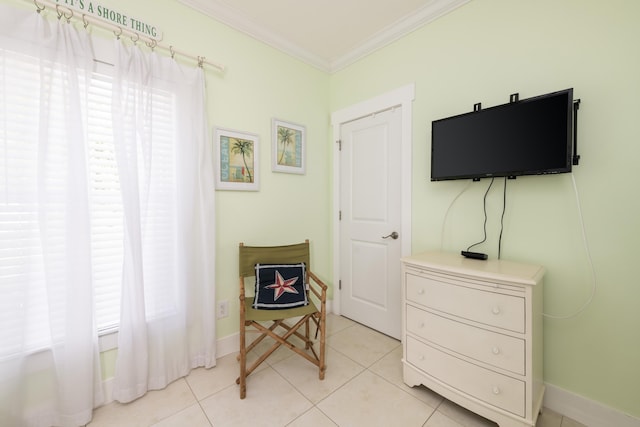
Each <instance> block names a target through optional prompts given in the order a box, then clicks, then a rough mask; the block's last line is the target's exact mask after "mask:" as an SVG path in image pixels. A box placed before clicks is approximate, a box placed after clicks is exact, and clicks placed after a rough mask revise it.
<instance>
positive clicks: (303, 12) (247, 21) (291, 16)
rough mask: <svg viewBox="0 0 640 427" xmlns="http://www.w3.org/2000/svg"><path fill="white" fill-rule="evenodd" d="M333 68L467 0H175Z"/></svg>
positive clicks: (348, 62)
mask: <svg viewBox="0 0 640 427" xmlns="http://www.w3.org/2000/svg"><path fill="white" fill-rule="evenodd" d="M178 1H180V2H181V3H183V4H185V5H187V6H190V7H192V8H193V9H196V10H198V11H200V12H202V13H204V14H206V15H208V16H210V17H212V18H214V19H216V20H218V21H220V22H223V23H225V24H227V25H229V26H231V27H233V28H235V29H237V30H239V31H242V32H244V33H247V34H249V35H250V36H252V37H254V38H256V39H258V40H261V41H263V42H265V43H267V44H269V45H271V46H273V47H275V48H277V49H280V50H282V51H284V52H286V53H288V54H290V55H292V56H294V57H296V58H299V59H301V60H303V61H305V62H307V63H309V64H311V65H313V66H314V67H317V68H319V69H321V70H323V71H327V72H334V71H337V70H339V69H341V68H344V67H346V66H347V65H349V64H351V63H352V62H354V61H356V60H358V59H359V58H361V57H363V56H365V55H367V54H369V53H371V52H373V51H375V50H376V49H379V48H380V47H383V46H385V45H387V44H389V43H391V42H393V41H394V40H397V39H398V38H400V37H402V36H404V35H405V34H408V33H409V32H411V31H413V30H415V29H417V28H419V27H421V26H422V25H424V24H426V23H428V22H431V21H433V20H434V19H437V18H438V17H440V16H442V15H444V14H445V13H447V12H449V11H451V10H453V9H455V8H457V7H459V6H462V5H463V4H465V3H467V2H469V1H470V0H178Z"/></svg>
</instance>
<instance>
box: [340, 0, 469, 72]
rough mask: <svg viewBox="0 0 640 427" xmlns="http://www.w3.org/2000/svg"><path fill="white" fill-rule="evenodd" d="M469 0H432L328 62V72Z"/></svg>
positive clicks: (351, 62)
mask: <svg viewBox="0 0 640 427" xmlns="http://www.w3.org/2000/svg"><path fill="white" fill-rule="evenodd" d="M470 1H471V0H434V1H432V2H430V3H429V4H427V5H425V6H423V7H422V8H421V9H418V10H417V11H415V12H412V13H410V14H409V15H406V16H404V17H403V18H401V19H399V20H397V21H396V22H394V23H393V24H391V25H389V26H388V27H386V28H384V29H382V30H381V31H379V32H378V33H376V34H374V35H372V36H371V37H370V38H369V39H368V40H367V41H365V42H364V43H362V44H361V45H360V46H358V47H356V48H355V49H353V50H352V51H351V52H349V53H347V54H346V55H343V56H342V57H340V58H338V59H336V60H335V61H333V62H331V63H330V64H329V70H330V72H332V73H334V72H336V71H339V70H341V69H343V68H346V67H347V66H349V65H351V64H353V63H354V62H356V61H358V60H359V59H361V58H363V57H365V56H367V55H369V54H371V53H373V52H375V51H376V50H378V49H381V48H383V47H385V46H387V45H389V44H391V43H393V42H394V41H396V40H399V39H401V38H402V37H404V36H406V35H407V34H409V33H412V32H413V31H415V30H417V29H419V28H421V27H422V26H424V25H426V24H428V23H429V22H433V21H435V20H436V19H438V18H440V17H441V16H443V15H446V14H447V13H449V12H451V11H453V10H454V9H457V8H458V7H460V6H463V5H465V4H466V3H468V2H470Z"/></svg>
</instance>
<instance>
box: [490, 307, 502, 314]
mask: <svg viewBox="0 0 640 427" xmlns="http://www.w3.org/2000/svg"><path fill="white" fill-rule="evenodd" d="M491 312H492V313H493V314H495V315H496V316H497V315H498V314H500V307H493V308H492V309H491Z"/></svg>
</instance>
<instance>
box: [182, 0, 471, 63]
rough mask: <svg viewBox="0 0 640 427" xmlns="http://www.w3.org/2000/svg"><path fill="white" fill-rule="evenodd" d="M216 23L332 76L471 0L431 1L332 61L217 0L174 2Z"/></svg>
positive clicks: (183, 0)
mask: <svg viewBox="0 0 640 427" xmlns="http://www.w3.org/2000/svg"><path fill="white" fill-rule="evenodd" d="M178 1H179V2H180V3H182V4H184V5H185V6H188V7H191V8H192V9H194V10H197V11H199V12H201V13H203V14H205V15H207V16H209V17H210V18H212V19H215V20H216V21H219V22H221V23H223V24H225V25H228V26H229V27H231V28H234V29H236V30H238V31H240V32H243V33H245V34H247V35H249V36H250V37H253V38H255V39H257V40H259V41H261V42H263V43H266V44H267V45H269V46H271V47H273V48H276V49H278V50H280V51H282V52H284V53H286V54H288V55H290V56H293V57H294V58H297V59H299V60H301V61H303V62H305V63H307V64H309V65H311V66H313V67H315V68H318V69H319V70H321V71H324V72H327V73H334V72H336V71H339V70H341V69H343V68H345V67H347V66H348V65H350V64H353V63H354V62H356V61H357V60H359V59H361V58H363V57H365V56H366V55H369V54H371V53H373V52H375V51H376V50H378V49H380V48H382V47H384V46H386V45H388V44H390V43H392V42H394V41H396V40H398V39H400V38H401V37H403V36H405V35H407V34H409V33H411V32H412V31H415V30H416V29H418V28H420V27H421V26H423V25H425V24H427V23H429V22H432V21H433V20H435V19H437V18H439V17H441V16H443V15H445V14H446V13H448V12H450V11H452V10H454V9H456V8H458V7H460V6H462V5H464V4H466V3H468V2H469V1H471V0H433V1H431V2H429V3H428V4H427V5H425V6H424V7H422V8H421V9H419V10H417V11H416V12H413V13H411V14H409V15H407V16H405V17H404V18H401V19H399V20H398V21H396V22H395V23H393V24H391V25H389V26H388V27H386V28H384V29H383V30H381V31H379V32H378V33H376V34H374V35H373V36H372V37H371V38H369V39H368V40H367V41H365V42H364V43H362V44H361V45H359V46H358V47H356V48H355V49H353V50H352V51H351V52H349V53H348V54H346V55H343V56H341V57H339V58H337V59H335V60H331V59H325V58H322V57H320V56H318V55H316V54H314V53H313V52H309V51H308V50H306V49H303V48H301V47H300V46H298V45H297V44H295V43H294V42H292V41H291V40H287V39H285V38H283V37H281V36H279V35H278V34H275V33H274V32H272V31H270V30H267V29H266V28H265V27H263V26H261V25H260V24H259V23H257V22H255V21H253V20H251V19H249V18H248V17H246V16H245V15H244V14H242V13H241V12H239V11H238V10H236V9H234V8H232V7H231V6H229V5H228V4H226V3H225V2H224V1H221V0H178Z"/></svg>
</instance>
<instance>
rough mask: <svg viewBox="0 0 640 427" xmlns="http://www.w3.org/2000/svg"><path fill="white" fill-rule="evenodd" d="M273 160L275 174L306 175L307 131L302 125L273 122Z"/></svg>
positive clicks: (274, 120)
mask: <svg viewBox="0 0 640 427" xmlns="http://www.w3.org/2000/svg"><path fill="white" fill-rule="evenodd" d="M272 130H273V136H272V145H273V147H272V150H271V151H272V158H271V166H272V167H271V169H272V170H273V171H274V172H286V173H297V174H304V173H305V149H306V146H305V145H306V130H305V127H304V126H302V125H297V124H295V123H289V122H285V121H282V120H278V119H273V120H272Z"/></svg>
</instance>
